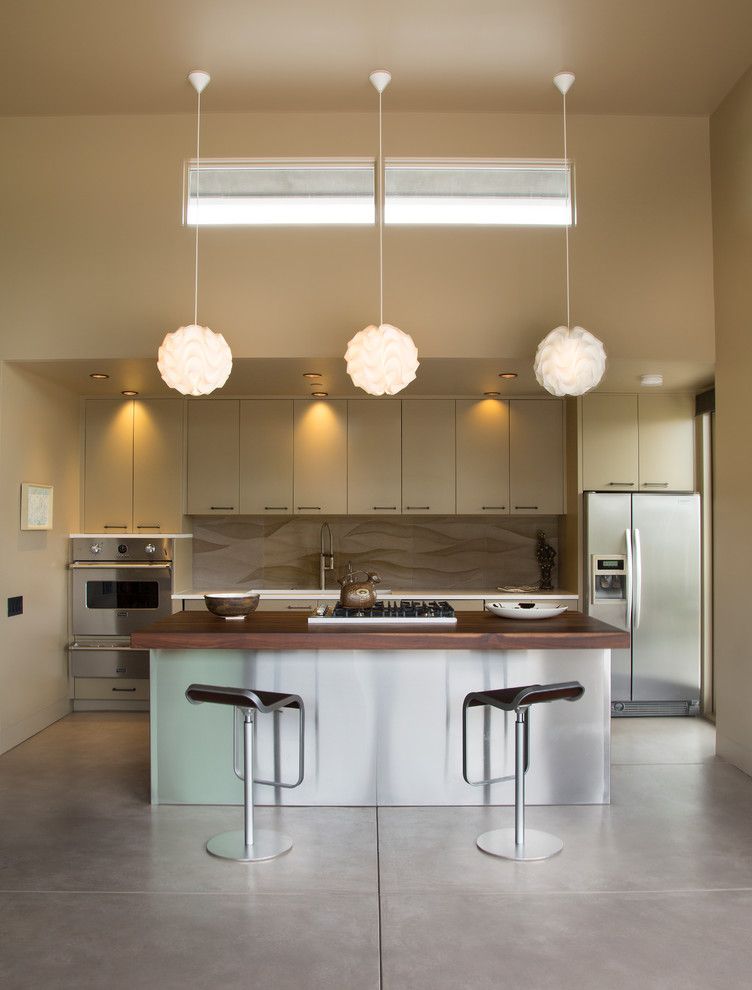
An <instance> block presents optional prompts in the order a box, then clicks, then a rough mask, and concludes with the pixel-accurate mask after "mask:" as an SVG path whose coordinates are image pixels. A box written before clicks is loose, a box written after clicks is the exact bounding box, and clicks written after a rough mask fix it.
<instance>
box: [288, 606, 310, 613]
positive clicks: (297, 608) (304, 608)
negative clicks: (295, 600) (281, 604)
mask: <svg viewBox="0 0 752 990" xmlns="http://www.w3.org/2000/svg"><path fill="white" fill-rule="evenodd" d="M287 607H288V608H289V609H292V610H293V611H295V610H298V611H305V612H310V611H311V609H312V608H313V606H312V605H288V606H287Z"/></svg>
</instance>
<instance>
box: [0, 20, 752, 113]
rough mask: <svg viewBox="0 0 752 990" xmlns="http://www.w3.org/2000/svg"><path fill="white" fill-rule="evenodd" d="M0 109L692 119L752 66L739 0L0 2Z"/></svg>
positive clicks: (749, 28)
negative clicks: (568, 113)
mask: <svg viewBox="0 0 752 990" xmlns="http://www.w3.org/2000/svg"><path fill="white" fill-rule="evenodd" d="M1 9H2V29H1V30H0V66H1V67H2V68H1V70H0V71H1V72H2V85H1V86H0V114H98V113H154V112H157V113H163V112H164V113H166V112H179V111H190V110H191V109H192V107H193V93H192V91H191V90H190V89H189V87H188V85H187V83H186V82H185V76H186V74H187V72H188V71H189V70H190V69H192V68H203V69H206V70H207V71H209V72H210V73H211V74H212V76H213V82H212V85H211V87H210V89H209V90H208V91H207V93H206V96H205V107H206V109H207V110H221V111H236V110H257V109H258V110H288V109H295V110H312V109H316V110H363V109H367V108H370V107H372V106H373V102H374V94H373V91H372V90H371V88H370V86H369V85H368V82H367V77H368V73H369V72H370V71H371V70H372V69H374V68H378V67H379V66H385V67H387V68H389V69H390V70H391V71H392V73H393V76H394V82H393V84H392V87H391V88H390V89H389V90H388V91H387V97H386V109H394V110H459V111H472V110H500V111H550V110H555V109H556V108H557V107H558V99H559V98H558V94H557V93H556V92H555V90H554V88H553V86H552V85H551V77H552V75H553V74H554V73H555V72H556V71H558V70H559V69H561V68H565V67H566V68H571V69H572V70H574V71H575V72H576V73H577V77H578V81H577V85H576V87H575V89H574V90H573V92H572V96H571V108H572V110H573V112H582V113H604V112H605V113H630V114H707V113H709V112H711V111H713V110H714V109H715V107H716V106H717V105H718V103H719V102H720V101H721V99H722V98H723V97H724V96H725V94H726V93H727V92H728V90H729V89H730V88H731V87H732V86H733V84H734V83H735V82H736V80H737V79H738V78H739V77H740V76H741V75H742V73H743V72H744V71H745V70H746V68H747V67H748V66H749V65H750V63H752V0H380V2H373V0H276V2H274V3H271V2H263V3H262V2H260V0H255V2H252V0H128V2H127V3H123V2H122V0H117V2H115V0H65V2H63V0H2V4H1Z"/></svg>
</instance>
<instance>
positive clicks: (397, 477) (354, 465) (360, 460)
mask: <svg viewBox="0 0 752 990" xmlns="http://www.w3.org/2000/svg"><path fill="white" fill-rule="evenodd" d="M401 434H402V403H401V402H400V401H399V400H382V401H379V402H369V401H359V400H355V401H351V402H348V403H347V511H348V512H349V513H350V514H351V515H394V514H395V513H398V512H401V511H402V457H401V451H402V436H401Z"/></svg>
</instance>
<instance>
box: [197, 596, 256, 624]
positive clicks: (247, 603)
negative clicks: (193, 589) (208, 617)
mask: <svg viewBox="0 0 752 990" xmlns="http://www.w3.org/2000/svg"><path fill="white" fill-rule="evenodd" d="M260 597H261V596H260V595H249V594H248V593H247V592H245V591H239V592H237V593H236V594H233V593H232V592H225V593H224V594H221V595H204V601H205V602H206V607H207V608H208V609H209V611H210V612H211V613H212V614H213V615H218V616H220V618H222V619H245V617H246V616H247V615H250V614H251V612H255V611H256V608H257V607H258V603H259V598H260Z"/></svg>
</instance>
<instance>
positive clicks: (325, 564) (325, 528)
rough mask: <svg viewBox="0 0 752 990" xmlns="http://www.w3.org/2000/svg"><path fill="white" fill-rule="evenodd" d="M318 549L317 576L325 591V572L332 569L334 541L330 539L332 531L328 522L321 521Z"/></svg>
mask: <svg viewBox="0 0 752 990" xmlns="http://www.w3.org/2000/svg"><path fill="white" fill-rule="evenodd" d="M327 547H328V549H327ZM320 549H321V552H320V553H319V578H320V583H321V590H322V591H326V572H327V571H332V572H333V571H334V543H333V541H332V531H331V529H330V527H329V523H328V522H323V523H322V524H321V539H320Z"/></svg>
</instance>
